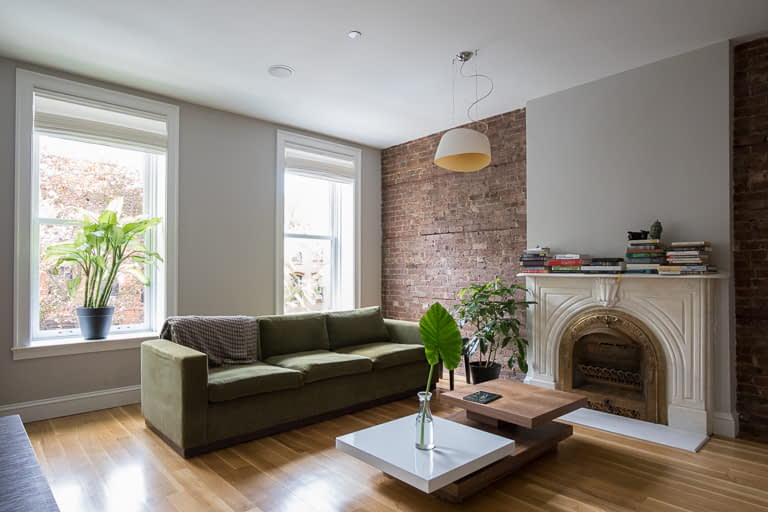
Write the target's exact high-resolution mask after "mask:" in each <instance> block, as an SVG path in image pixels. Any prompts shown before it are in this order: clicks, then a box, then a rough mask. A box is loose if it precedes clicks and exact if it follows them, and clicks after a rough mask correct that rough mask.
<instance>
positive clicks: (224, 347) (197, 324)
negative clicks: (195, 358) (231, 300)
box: [160, 316, 259, 366]
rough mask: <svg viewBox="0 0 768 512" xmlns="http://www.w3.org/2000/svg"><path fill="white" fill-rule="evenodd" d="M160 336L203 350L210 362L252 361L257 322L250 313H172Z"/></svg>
mask: <svg viewBox="0 0 768 512" xmlns="http://www.w3.org/2000/svg"><path fill="white" fill-rule="evenodd" d="M160 337H161V338H163V339H166V340H170V341H173V342H175V343H178V344H179V345H184V346H185V347H189V348H193V349H195V350H197V351H200V352H203V353H204V354H206V355H207V356H208V365H209V366H221V365H222V364H245V363H252V362H254V361H255V360H256V358H257V353H256V351H257V347H258V342H259V322H258V320H256V318H254V317H252V316H172V317H169V318H168V319H167V320H166V321H165V324H163V328H162V330H161V331H160Z"/></svg>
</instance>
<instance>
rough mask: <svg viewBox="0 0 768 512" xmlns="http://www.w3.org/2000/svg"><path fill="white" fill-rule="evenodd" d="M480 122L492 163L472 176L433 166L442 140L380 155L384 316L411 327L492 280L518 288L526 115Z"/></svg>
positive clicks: (424, 140) (516, 112) (412, 144)
mask: <svg viewBox="0 0 768 512" xmlns="http://www.w3.org/2000/svg"><path fill="white" fill-rule="evenodd" d="M485 121H486V122H487V123H488V132H487V133H488V137H489V139H490V141H491V152H492V156H493V161H492V163H491V165H490V166H489V167H488V168H486V169H483V170H481V171H478V172H474V173H458V172H451V171H447V170H444V169H441V168H439V167H437V166H435V165H434V164H433V163H432V160H433V158H434V154H435V150H436V149H437V144H438V142H439V141H440V137H441V136H442V133H437V134H434V135H430V136H427V137H423V138H421V139H417V140H414V141H410V142H406V143H404V144H400V145H398V146H393V147H391V148H388V149H385V150H384V151H382V229H383V251H384V252H383V261H382V276H383V279H382V308H383V311H384V313H385V315H386V316H387V317H390V318H399V319H404V320H417V319H418V318H419V317H420V316H421V314H422V313H423V312H424V311H425V310H426V308H427V307H428V306H429V305H430V304H432V303H433V302H435V301H440V302H442V303H443V305H445V306H446V307H448V306H449V305H452V304H454V303H455V296H456V292H458V291H459V290H460V289H461V288H463V287H465V286H467V285H468V284H471V283H480V282H486V281H490V280H492V279H493V278H494V277H496V276H498V277H500V278H502V279H504V280H506V281H514V282H518V283H521V284H522V283H523V281H522V280H520V279H518V278H516V277H515V274H516V273H517V270H518V257H519V256H520V253H521V251H522V250H523V249H524V248H525V229H526V226H525V218H526V202H525V197H526V189H525V109H520V110H514V111H512V112H508V113H505V114H501V115H498V116H495V117H492V118H489V119H486V120H485ZM502 357H503V355H502ZM507 358H508V355H507V357H504V358H503V359H502V358H501V357H500V358H499V361H500V362H502V363H504V364H505V362H506V359H507ZM505 366H506V365H505ZM506 376H510V375H509V373H507V374H506Z"/></svg>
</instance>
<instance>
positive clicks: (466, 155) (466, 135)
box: [435, 50, 493, 172]
mask: <svg viewBox="0 0 768 512" xmlns="http://www.w3.org/2000/svg"><path fill="white" fill-rule="evenodd" d="M476 53H477V50H475V51H463V52H461V53H459V54H458V55H456V57H455V58H454V60H453V62H454V64H455V63H456V62H457V61H458V62H461V65H460V67H459V73H460V74H461V76H462V77H464V78H474V79H475V84H476V85H477V79H478V78H485V79H486V80H488V82H489V83H490V87H489V89H488V92H486V93H485V94H484V95H483V96H482V97H480V98H478V97H477V93H476V94H475V101H474V102H472V104H471V105H469V107H468V108H467V117H468V118H469V120H470V121H475V119H473V118H472V107H474V106H475V105H477V104H478V103H480V102H481V101H482V100H484V99H485V98H487V97H488V96H490V95H491V93H492V92H493V80H491V78H490V77H489V76H487V75H482V74H480V73H474V74H472V75H465V74H464V64H466V63H467V61H469V59H471V58H472V57H473V56H475V54H476ZM475 91H477V87H476V88H475ZM453 100H454V103H455V101H456V98H455V94H454V98H453ZM482 124H483V126H485V130H486V131H487V130H488V125H487V124H485V123H482ZM490 163H491V142H490V141H489V140H488V136H487V135H486V134H485V133H482V132H479V131H477V130H472V129H470V128H454V129H452V130H448V131H447V132H445V133H444V134H443V136H442V137H441V138H440V143H439V144H438V145H437V151H436V152H435V165H437V166H438V167H442V168H443V169H448V170H451V171H457V172H473V171H479V170H480V169H482V168H484V167H487V166H488V165H489V164H490Z"/></svg>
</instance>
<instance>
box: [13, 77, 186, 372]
mask: <svg viewBox="0 0 768 512" xmlns="http://www.w3.org/2000/svg"><path fill="white" fill-rule="evenodd" d="M36 90H44V91H50V92H55V93H60V94H66V95H69V96H75V97H80V98H84V99H88V100H92V101H96V102H100V103H107V104H110V105H113V106H117V107H122V108H126V109H130V110H139V111H143V112H147V113H150V114H153V115H158V116H163V117H164V118H165V120H166V128H167V149H166V171H165V176H164V179H158V180H150V181H148V182H147V185H146V188H145V191H146V195H145V201H146V203H145V204H147V205H157V204H161V208H162V210H161V211H153V207H152V208H150V211H148V214H151V215H152V216H159V217H162V218H163V222H162V223H161V224H160V226H158V228H155V233H154V240H153V241H154V243H155V244H156V247H157V250H158V252H160V253H161V254H162V255H163V259H164V260H165V261H164V262H163V263H161V264H160V265H158V267H157V268H155V269H153V270H152V273H153V274H155V276H154V277H155V279H153V281H152V287H151V292H152V293H150V294H148V297H146V304H147V313H148V315H147V318H146V320H145V323H146V325H145V326H143V327H142V328H139V329H125V330H124V332H112V333H110V335H109V336H108V337H107V339H106V340H95V341H85V340H83V339H82V338H81V337H79V333H73V332H70V333H64V334H65V335H63V336H57V337H50V338H47V339H41V338H37V339H35V338H34V336H33V335H35V334H38V332H37V329H36V328H34V327H33V326H32V319H33V318H34V317H35V315H34V314H33V307H34V304H35V303H36V301H34V302H33V293H38V291H36V290H35V289H34V288H33V287H35V286H36V283H37V281H38V277H37V276H35V275H32V272H33V270H34V268H35V266H36V265H35V264H34V263H33V259H32V258H38V257H39V253H38V252H37V251H36V250H35V247H36V245H37V244H35V245H34V246H33V244H32V243H31V242H32V238H31V237H32V236H33V235H34V234H36V233H37V232H38V231H37V227H38V223H36V222H35V217H34V216H33V212H35V214H36V212H37V197H38V189H37V187H39V184H38V183H37V182H36V178H37V176H38V173H37V169H36V166H37V164H38V162H37V158H36V156H37V151H36V144H37V138H38V136H37V135H36V134H35V131H34V126H33V121H34V93H35V91H36ZM178 141H179V107H178V106H176V105H170V104H167V103H162V102H159V101H155V100H150V99H146V98H142V97H139V96H134V95H131V94H126V93H121V92H117V91H112V90H109V89H104V88H101V87H96V86H92V85H87V84H83V83H80V82H75V81H71V80H65V79H62V78H58V77H53V76H49V75H44V74H41V73H35V72H31V71H27V70H24V69H17V70H16V176H15V179H16V183H15V199H14V202H15V205H14V206H15V215H16V219H15V220H16V221H15V232H14V245H15V251H14V258H15V266H14V343H13V348H12V350H13V356H14V359H27V358H33V357H46V356H51V355H65V354H73V353H84V352H95V351H104V350H120V349H125V348H133V347H136V346H138V344H139V343H140V342H141V341H143V340H145V339H150V338H153V337H155V336H157V334H158V332H159V330H160V327H161V325H162V321H163V319H164V318H165V317H166V316H169V315H173V314H175V313H176V307H177V290H178V286H177V279H178V267H177V229H176V223H177V218H178V210H177V208H178V188H177V183H178ZM162 196H164V197H165V201H164V202H160V201H158V200H157V198H158V197H162ZM162 203H164V204H162ZM115 331H120V330H119V329H116V330H115ZM67 334H68V335H67Z"/></svg>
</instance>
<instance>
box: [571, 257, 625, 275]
mask: <svg viewBox="0 0 768 512" xmlns="http://www.w3.org/2000/svg"><path fill="white" fill-rule="evenodd" d="M625 268H626V266H625V264H624V258H592V260H591V261H590V262H589V263H588V264H586V265H582V266H581V271H582V272H584V273H585V274H621V273H622V272H624V270H625Z"/></svg>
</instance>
